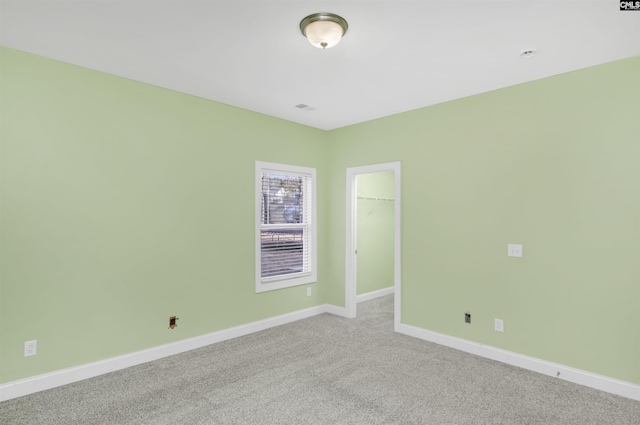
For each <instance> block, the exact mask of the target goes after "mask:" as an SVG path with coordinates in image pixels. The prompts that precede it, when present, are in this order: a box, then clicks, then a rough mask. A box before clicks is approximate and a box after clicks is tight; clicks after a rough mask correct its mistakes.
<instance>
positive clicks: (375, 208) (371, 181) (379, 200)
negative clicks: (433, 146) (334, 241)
mask: <svg viewBox="0 0 640 425" xmlns="http://www.w3.org/2000/svg"><path fill="white" fill-rule="evenodd" d="M378 173H385V175H383V174H378ZM359 177H361V178H362V179H361V182H362V183H363V186H362V187H361V188H364V189H365V190H364V191H363V190H361V191H360V194H359V193H358V178H359ZM385 179H390V181H387V183H383V184H384V185H388V186H389V187H387V188H380V187H378V188H373V186H376V184H379V183H380V182H384V181H385ZM365 182H366V184H364V183H365ZM367 185H368V186H369V187H366V186H367ZM400 187H401V185H400V162H390V163H385V164H376V165H367V166H362V167H352V168H348V169H347V202H346V206H347V217H346V259H345V264H346V267H345V273H346V276H345V308H346V313H347V317H351V318H353V317H356V314H357V303H358V253H357V250H358V227H361V228H362V226H359V221H362V220H367V219H371V220H374V219H375V218H377V219H380V218H381V215H383V213H384V211H385V210H386V211H387V212H391V210H392V211H393V223H392V224H391V226H392V230H388V231H389V232H390V233H391V234H390V235H388V239H391V241H392V244H393V248H392V249H391V250H389V251H390V253H391V255H392V256H393V258H392V260H391V261H390V262H391V263H392V266H393V271H392V272H389V276H390V278H391V279H392V282H390V283H392V288H393V289H392V292H393V294H394V328H395V329H396V330H397V329H398V328H399V326H400V319H401V311H400V308H401V307H400V306H401V303H400V285H401V281H400V256H401V249H400V204H401V203H400ZM358 198H360V199H358ZM359 203H360V207H361V210H360V212H359V211H358V204H359ZM362 208H364V211H363V210H362ZM374 214H375V216H374ZM371 217H375V218H374V219H372V218H371ZM361 224H362V223H361ZM380 236H382V235H380ZM376 237H377V236H376V235H373V239H375V238H376ZM373 239H371V238H369V240H373ZM361 242H363V240H362V238H361ZM365 242H367V240H365ZM378 255H381V254H380V253H379V254H378ZM368 261H371V259H368ZM374 261H375V260H374ZM374 285H375V284H374ZM378 285H379V284H378ZM374 288H375V286H374ZM375 291H379V292H375ZM372 293H373V294H383V295H384V294H386V293H388V291H387V290H386V289H378V290H376V289H374V292H372ZM360 299H366V297H363V296H361V297H360Z"/></svg>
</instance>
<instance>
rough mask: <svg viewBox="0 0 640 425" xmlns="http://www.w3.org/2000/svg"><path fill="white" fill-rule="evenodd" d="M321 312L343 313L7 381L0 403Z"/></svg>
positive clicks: (257, 325)
mask: <svg viewBox="0 0 640 425" xmlns="http://www.w3.org/2000/svg"><path fill="white" fill-rule="evenodd" d="M322 313H332V314H336V315H338V316H345V315H346V310H345V309H344V308H343V307H337V306H334V305H329V304H324V305H319V306H316V307H311V308H307V309H304V310H299V311H294V312H292V313H288V314H283V315H281V316H276V317H271V318H268V319H264V320H259V321H257V322H252V323H247V324H245V325H240V326H235V327H233V328H229V329H224V330H221V331H217V332H213V333H210V334H206V335H201V336H197V337H194V338H189V339H185V340H182V341H177V342H174V343H171V344H166V345H160V346H158V347H153V348H149V349H147V350H142V351H137V352H135V353H131V354H125V355H122V356H118V357H112V358H110V359H105V360H100V361H97V362H93V363H87V364H84V365H80V366H75V367H71V368H68V369H62V370H57V371H55V372H50V373H45V374H42V375H37V376H32V377H29V378H25V379H21V380H18V381H12V382H7V383H5V384H1V385H0V402H1V401H6V400H11V399H13V398H17V397H22V396H25V395H28V394H33V393H36V392H39V391H44V390H48V389H51V388H55V387H59V386H62V385H66V384H70V383H73V382H78V381H82V380H84V379H88V378H93V377H95V376H98V375H103V374H105V373H109V372H114V371H116V370H120V369H125V368H128V367H131V366H136V365H139V364H142V363H147V362H150V361H153V360H158V359H161V358H164V357H168V356H173V355H176V354H179V353H183V352H185V351H189V350H194V349H196V348H201V347H205V346H207V345H211V344H215V343H217V342H221V341H226V340H229V339H233V338H237V337H240V336H244V335H248V334H251V333H254V332H259V331H262V330H265V329H269V328H273V327H275V326H280V325H284V324H287V323H291V322H295V321H298V320H301V319H306V318H309V317H313V316H317V315H318V314H322Z"/></svg>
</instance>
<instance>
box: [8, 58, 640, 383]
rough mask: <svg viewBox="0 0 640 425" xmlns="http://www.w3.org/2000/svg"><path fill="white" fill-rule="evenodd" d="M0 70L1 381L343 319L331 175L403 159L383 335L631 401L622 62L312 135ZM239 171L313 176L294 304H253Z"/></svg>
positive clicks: (633, 318) (636, 125)
mask: <svg viewBox="0 0 640 425" xmlns="http://www.w3.org/2000/svg"><path fill="white" fill-rule="evenodd" d="M0 65H1V73H2V74H1V75H0V102H1V104H0V107H1V108H2V109H1V114H0V120H1V122H0V124H1V128H0V137H1V145H0V149H1V150H0V154H1V158H0V161H1V162H0V166H1V167H0V179H1V180H0V199H1V202H2V205H1V207H2V208H1V211H0V214H1V216H0V226H1V227H0V261H1V265H0V374H1V376H0V382H9V381H13V380H16V379H20V378H25V377H29V376H34V375H37V374H40V373H44V372H49V371H53V370H59V369H62V368H65V367H70V366H77V365H81V364H84V363H87V362H91V361H95V360H100V359H105V358H110V357H113V356H117V355H121V354H126V353H130V352H134V351H138V350H141V349H144V348H149V347H154V346H157V345H161V344H164V343H168V342H173V341H177V340H180V339H184V338H188V337H192V336H197V335H202V334H206V333H209V332H214V331H216V330H220V329H224V328H228V327H230V326H234V325H238V324H243V323H248V322H251V321H255V320H259V319H262V318H266V317H271V316H275V315H278V314H282V313H286V312H290V311H295V310H299V309H302V308H305V307H309V306H313V305H318V304H321V303H324V302H329V303H333V304H336V305H344V258H345V253H344V248H345V183H346V178H345V169H346V168H347V167H352V166H359V165H367V164H375V163H382V162H391V161H402V191H403V193H402V195H403V196H402V208H403V210H402V211H403V213H402V226H403V227H402V229H403V230H402V253H403V257H402V276H403V287H402V294H403V318H402V320H403V322H404V323H407V324H411V325H415V326H419V327H421V328H425V329H430V330H434V331H437V332H442V333H445V334H448V335H453V336H457V337H461V338H465V339H469V340H472V341H477V342H480V343H483V344H487V345H491V346H495V347H500V348H504V349H507V350H511V351H515V352H518V353H523V354H526V355H529V356H533V357H537V358H541V359H545V360H549V361H553V362H558V363H561V364H565V365H569V366H573V367H576V368H580V369H584V370H588V371H592V372H595V373H599V374H603V375H607V376H610V377H613V378H618V379H622V380H626V381H630V382H634V383H637V384H640V362H638V359H639V358H640V332H638V329H639V328H640V316H638V311H640V284H639V282H640V262H639V261H638V258H640V171H639V170H640V120H638V117H637V111H638V106H639V104H640V82H639V81H638V75H640V58H638V57H636V58H632V59H629V60H624V61H618V62H614V63H610V64H605V65H602V66H597V67H593V68H588V69H585V70H581V71H577V72H572V73H568V74H564V75H559V76H556V77H553V78H547V79H544V80H540V81H535V82H532V83H528V84H523V85H519V86H515V87H511V88H507V89H503V90H497V91H494V92H490V93H485V94H482V95H478V96H473V97H470V98H466V99H461V100H458V101H454V102H448V103H445V104H441V105H437V106H433V107H429V108H424V109H420V110H416V111H412V112H408V113H404V114H400V115H396V116H392V117H387V118H384V119H380V120H376V121H371V122H368V123H364V124H360V125H355V126H351V127H347V128H343V129H340V130H335V131H332V132H328V133H327V132H322V131H319V130H315V129H311V128H308V127H304V126H299V125H296V124H292V123H288V122H284V121H282V120H278V119H274V118H270V117H266V116H263V115H260V114H255V113H252V112H248V111H245V110H241V109H237V108H232V107H229V106H225V105H221V104H217V103H215V102H209V101H205V100H203V99H198V98H194V97H190V96H187V95H183V94H179V93H175V92H171V91H168V90H163V89H160V88H156V87H152V86H148V85H145V84H140V83H137V82H133V81H129V80H125V79H121V78H117V77H113V76H109V75H105V74H102V73H98V72H94V71H91V70H87V69H83V68H79V67H75V66H71V65H67V64H62V63H59V62H55V61H51V60H47V59H43V58H39V57H36V56H32V55H27V54H23V53H19V52H15V51H12V50H9V49H4V48H2V49H0ZM257 159H259V160H264V161H273V162H285V163H292V164H297V165H303V166H310V167H316V168H317V175H318V205H319V210H318V220H319V226H318V233H319V274H318V276H319V279H318V284H314V285H313V286H314V291H313V296H312V297H306V294H305V288H306V286H302V287H295V288H288V289H284V290H279V291H273V292H268V293H263V294H255V291H254V281H253V278H254V277H253V261H254V251H253V250H254V247H253V240H254V239H253V237H254V235H253V211H254V210H253V165H254V161H255V160H257ZM510 242H511V243H522V244H524V255H525V256H524V258H522V259H515V258H508V257H506V244H507V243H510ZM465 311H469V312H471V313H472V318H473V323H472V324H471V325H465V324H464V323H463V313H464V312H465ZM174 314H176V315H178V317H180V321H179V326H178V328H177V329H175V330H173V331H169V330H168V329H167V320H168V316H170V315H174ZM494 317H498V318H501V319H504V321H505V333H503V334H500V333H496V332H494V331H493V318H494ZM29 339H37V340H38V355H37V356H35V357H31V358H27V359H25V358H23V357H22V344H23V342H24V341H26V340H29Z"/></svg>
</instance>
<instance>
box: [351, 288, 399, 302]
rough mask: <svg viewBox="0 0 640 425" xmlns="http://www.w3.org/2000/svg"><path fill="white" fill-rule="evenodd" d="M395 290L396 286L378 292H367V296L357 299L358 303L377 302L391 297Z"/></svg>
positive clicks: (359, 296) (363, 295)
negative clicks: (379, 299) (376, 300)
mask: <svg viewBox="0 0 640 425" xmlns="http://www.w3.org/2000/svg"><path fill="white" fill-rule="evenodd" d="M395 290H396V288H395V287H394V286H389V287H388V288H382V289H378V290H376V291H371V292H367V293H366V294H360V295H358V296H357V297H356V303H361V302H365V301H370V300H375V299H376V298H380V297H384V296H386V295H391V294H393V293H394V291H395Z"/></svg>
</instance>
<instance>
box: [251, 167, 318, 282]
mask: <svg viewBox="0 0 640 425" xmlns="http://www.w3.org/2000/svg"><path fill="white" fill-rule="evenodd" d="M264 172H276V173H282V174H299V175H306V176H310V177H311V183H310V189H311V211H310V215H311V223H310V225H309V228H310V232H311V235H310V239H311V240H310V242H309V244H308V249H309V250H310V252H309V272H308V273H305V274H304V275H296V276H291V277H288V276H287V275H280V276H270V277H267V278H262V244H261V229H262V173H264ZM254 179H255V190H254V192H255V193H254V202H255V267H256V274H255V285H256V293H259V292H267V291H273V290H276V289H282V288H289V287H292V286H298V285H305V284H308V283H313V282H316V281H317V263H318V262H317V259H318V254H317V253H318V249H317V246H318V244H317V234H318V232H317V221H318V219H317V209H316V169H315V168H310V167H301V166H297V165H289V164H279V163H274V162H264V161H256V162H255V176H254Z"/></svg>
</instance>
